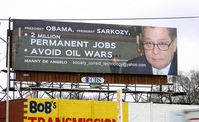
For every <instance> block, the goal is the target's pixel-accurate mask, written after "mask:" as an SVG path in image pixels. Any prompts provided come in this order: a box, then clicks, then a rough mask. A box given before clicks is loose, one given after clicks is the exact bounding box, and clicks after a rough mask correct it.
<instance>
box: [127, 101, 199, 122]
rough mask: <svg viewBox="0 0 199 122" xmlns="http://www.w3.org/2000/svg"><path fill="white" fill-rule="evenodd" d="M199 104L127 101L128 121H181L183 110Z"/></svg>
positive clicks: (198, 107) (197, 107) (197, 106)
mask: <svg viewBox="0 0 199 122" xmlns="http://www.w3.org/2000/svg"><path fill="white" fill-rule="evenodd" d="M190 109H199V105H177V104H153V103H129V122H183V121H182V117H184V116H183V112H184V111H185V110H190Z"/></svg>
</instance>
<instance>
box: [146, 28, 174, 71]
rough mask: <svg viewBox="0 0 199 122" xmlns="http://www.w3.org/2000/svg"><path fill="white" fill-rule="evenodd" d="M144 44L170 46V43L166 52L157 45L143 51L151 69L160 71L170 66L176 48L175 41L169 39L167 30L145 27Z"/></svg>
mask: <svg viewBox="0 0 199 122" xmlns="http://www.w3.org/2000/svg"><path fill="white" fill-rule="evenodd" d="M171 41H173V42H171ZM144 42H146V43H153V44H170V42H171V45H170V46H169V49H168V50H160V49H159V48H158V45H154V48H153V49H151V50H146V49H145V51H144V52H145V56H146V58H147V60H148V62H149V63H150V64H151V65H152V66H153V67H155V68H157V69H162V68H164V67H166V66H167V65H168V64H170V62H171V61H172V59H173V56H174V52H175V51H176V48H177V40H176V39H174V40H172V39H171V38H170V36H169V31H168V29H167V28H153V27H146V28H145V29H144Z"/></svg>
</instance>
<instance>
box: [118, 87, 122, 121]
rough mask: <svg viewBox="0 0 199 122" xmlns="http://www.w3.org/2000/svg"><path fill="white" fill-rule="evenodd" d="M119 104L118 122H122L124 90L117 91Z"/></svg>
mask: <svg viewBox="0 0 199 122" xmlns="http://www.w3.org/2000/svg"><path fill="white" fill-rule="evenodd" d="M117 103H118V104H117V114H118V122H122V120H123V117H122V89H118V90H117Z"/></svg>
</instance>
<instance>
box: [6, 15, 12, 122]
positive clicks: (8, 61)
mask: <svg viewBox="0 0 199 122" xmlns="http://www.w3.org/2000/svg"><path fill="white" fill-rule="evenodd" d="M10 22H11V19H10V18H9V30H8V32H7V34H8V35H7V88H6V122H9V88H10Z"/></svg>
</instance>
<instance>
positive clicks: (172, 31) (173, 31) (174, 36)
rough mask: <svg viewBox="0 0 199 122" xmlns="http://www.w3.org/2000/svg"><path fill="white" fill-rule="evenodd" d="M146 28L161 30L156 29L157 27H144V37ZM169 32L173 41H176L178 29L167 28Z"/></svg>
mask: <svg viewBox="0 0 199 122" xmlns="http://www.w3.org/2000/svg"><path fill="white" fill-rule="evenodd" d="M145 28H159V27H155V26H142V34H143V36H144V29H145ZM165 28H166V29H167V30H168V31H169V36H170V38H171V40H174V39H175V38H176V37H177V29H176V28H167V27H165Z"/></svg>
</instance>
